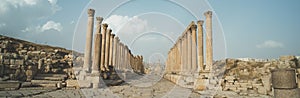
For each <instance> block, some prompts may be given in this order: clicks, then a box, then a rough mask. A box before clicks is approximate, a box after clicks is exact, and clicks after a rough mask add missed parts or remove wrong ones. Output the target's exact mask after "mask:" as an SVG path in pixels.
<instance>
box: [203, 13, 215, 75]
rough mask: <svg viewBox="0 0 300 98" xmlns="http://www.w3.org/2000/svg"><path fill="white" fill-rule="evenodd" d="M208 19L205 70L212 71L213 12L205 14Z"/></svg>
mask: <svg viewBox="0 0 300 98" xmlns="http://www.w3.org/2000/svg"><path fill="white" fill-rule="evenodd" d="M204 15H205V17H206V67H205V70H207V71H210V70H212V64H213V46H212V43H213V39H212V12H211V11H207V12H205V13H204Z"/></svg>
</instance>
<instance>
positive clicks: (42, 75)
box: [36, 74, 67, 78]
mask: <svg viewBox="0 0 300 98" xmlns="http://www.w3.org/2000/svg"><path fill="white" fill-rule="evenodd" d="M36 76H38V77H64V78H66V77H67V75H66V74H37V75H36Z"/></svg>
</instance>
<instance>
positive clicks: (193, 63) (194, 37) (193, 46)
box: [191, 21, 197, 72]
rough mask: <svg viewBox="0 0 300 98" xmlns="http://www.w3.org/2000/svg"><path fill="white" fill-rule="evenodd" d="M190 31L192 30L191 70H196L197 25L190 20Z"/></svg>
mask: <svg viewBox="0 0 300 98" xmlns="http://www.w3.org/2000/svg"><path fill="white" fill-rule="evenodd" d="M191 31H192V46H191V48H192V70H191V71H192V72H195V71H197V37H196V36H197V34H196V32H197V25H196V24H195V23H194V21H193V22H192V26H191Z"/></svg>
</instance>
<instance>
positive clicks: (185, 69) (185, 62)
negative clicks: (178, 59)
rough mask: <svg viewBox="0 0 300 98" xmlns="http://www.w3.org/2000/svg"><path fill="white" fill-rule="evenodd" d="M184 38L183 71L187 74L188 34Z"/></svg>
mask: <svg viewBox="0 0 300 98" xmlns="http://www.w3.org/2000/svg"><path fill="white" fill-rule="evenodd" d="M182 37H183V38H182V42H183V43H182V47H183V51H182V52H183V56H182V57H183V66H182V67H183V68H182V70H183V72H186V71H187V68H188V65H187V34H186V32H185V33H184V34H183V36H182Z"/></svg>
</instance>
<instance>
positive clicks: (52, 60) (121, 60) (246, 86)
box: [0, 9, 300, 98]
mask: <svg viewBox="0 0 300 98" xmlns="http://www.w3.org/2000/svg"><path fill="white" fill-rule="evenodd" d="M87 14H88V17H87V30H86V31H87V32H86V44H85V50H84V54H82V53H77V52H75V51H71V50H67V49H64V48H59V47H51V46H47V45H39V44H33V43H30V42H27V41H22V40H18V39H14V38H9V37H5V36H0V93H1V94H0V97H31V96H33V95H38V94H43V93H44V91H45V92H51V91H55V90H69V89H71V91H72V92H75V93H72V94H71V95H74V96H77V95H78V96H82V94H81V93H82V92H84V90H87V91H86V92H85V93H89V94H91V96H88V97H94V95H96V94H97V92H89V89H92V90H95V91H97V90H103V88H104V87H105V86H110V87H109V88H111V89H112V91H113V92H114V93H118V94H119V96H121V97H138V98H139V97H145V96H147V97H158V96H159V97H163V96H164V95H163V94H161V93H162V92H164V93H166V92H167V90H170V91H171V90H173V89H174V88H171V87H172V86H170V85H176V86H177V85H178V87H176V88H180V90H190V91H193V92H192V93H191V95H188V97H192V98H198V97H199V96H200V95H201V97H216V98H227V97H275V98H299V97H300V90H299V88H300V75H299V73H300V57H296V56H281V57H279V59H251V58H237V59H231V58H227V59H224V60H213V55H214V54H213V34H214V33H213V27H212V26H213V18H212V15H213V12H212V11H207V12H205V13H204V17H205V21H204V20H198V21H197V22H194V21H192V22H191V23H190V24H189V25H188V26H187V28H186V29H185V30H184V31H183V33H182V34H181V35H180V36H179V37H178V39H177V40H176V42H175V44H174V45H173V46H172V47H171V48H170V50H169V52H168V56H167V59H166V62H165V73H163V79H161V81H160V82H163V83H162V84H160V83H157V84H156V85H154V86H153V88H146V87H145V88H144V87H141V88H139V87H135V86H128V85H126V83H124V81H127V80H131V81H130V82H131V83H138V82H132V81H133V80H134V79H141V81H139V82H142V83H141V84H143V82H145V81H150V80H152V79H153V77H152V78H151V77H150V76H149V77H150V78H149V77H146V78H144V77H143V76H144V75H145V76H146V74H153V73H151V72H162V71H161V70H162V65H160V64H157V66H156V68H155V69H151V68H146V67H145V63H144V57H143V56H142V55H134V54H133V52H134V51H131V50H130V47H129V46H127V45H126V44H125V43H123V42H122V40H121V39H120V37H119V36H118V33H117V32H113V30H111V29H110V28H108V26H109V25H108V24H106V23H102V22H103V20H104V19H103V17H96V18H94V16H95V15H96V13H95V10H93V9H88V11H87ZM94 23H95V27H96V28H95V30H94ZM204 24H205V25H204ZM204 26H205V27H204ZM204 43H205V44H204ZM204 48H205V49H204ZM204 52H205V53H204ZM153 70H159V71H153ZM133 74H134V75H133ZM153 75H159V74H158V73H154V74H153ZM141 77H143V78H141ZM167 80H168V81H167ZM170 81H171V82H170ZM122 83H123V84H122ZM151 83H152V82H151ZM120 84H122V85H121V86H120ZM153 84H155V83H153ZM116 85H118V86H116ZM166 85H167V86H166ZM118 87H120V88H118ZM125 88H126V89H125ZM78 89H84V90H82V91H77V90H78ZM14 90H19V91H18V92H22V94H19V93H16V92H13V91H14ZM27 90H37V92H35V91H34V92H27ZM1 91H12V92H9V93H6V92H5V93H3V92H1ZM130 91H131V92H130ZM103 92H106V93H110V92H108V91H105V90H103ZM119 92H122V93H119ZM27 93H28V94H27ZM177 93H179V94H183V95H184V94H186V92H184V91H178V92H176V94H177ZM2 94H3V96H2ZM92 94H94V95H92ZM176 94H175V97H182V96H176ZM154 95H155V96H154ZM101 96H102V95H101ZM103 96H105V97H107V96H106V94H103Z"/></svg>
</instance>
